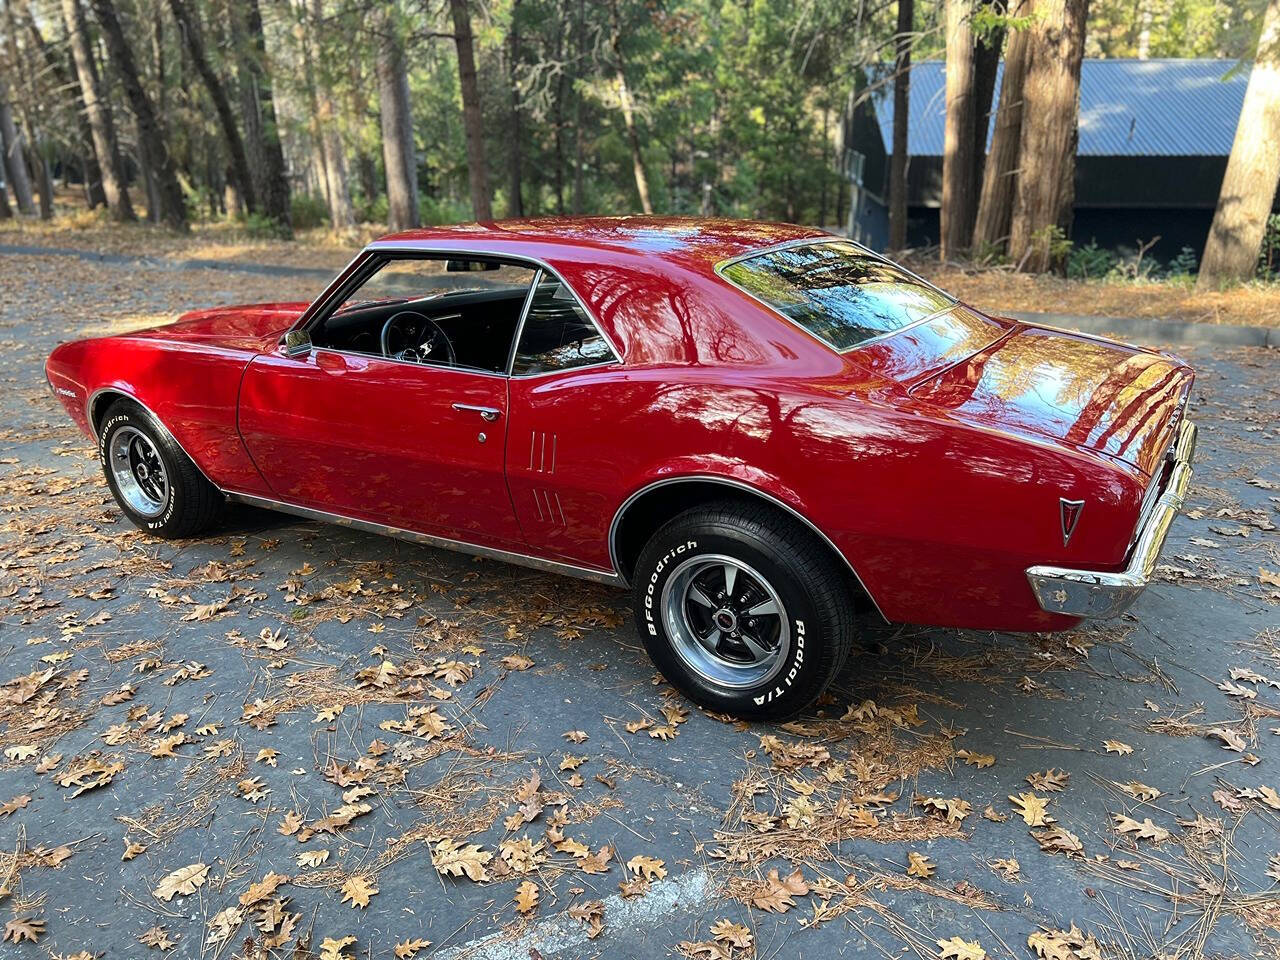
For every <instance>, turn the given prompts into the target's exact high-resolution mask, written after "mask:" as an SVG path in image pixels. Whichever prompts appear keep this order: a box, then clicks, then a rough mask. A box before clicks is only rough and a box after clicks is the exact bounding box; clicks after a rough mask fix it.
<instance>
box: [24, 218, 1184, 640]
mask: <svg viewBox="0 0 1280 960" xmlns="http://www.w3.org/2000/svg"><path fill="white" fill-rule="evenodd" d="M823 237H826V235H825V234H823V233H821V232H819V231H816V230H810V229H805V228H799V227H793V226H787V225H780V224H757V223H739V222H733V221H710V220H683V219H663V218H617V219H580V220H554V221H515V222H504V223H496V224H472V225H464V226H459V227H448V228H439V229H431V230H422V231H413V232H411V233H405V234H398V235H395V236H392V237H388V238H385V239H384V240H383V241H379V242H378V243H377V244H375V245H374V247H375V248H377V249H379V250H387V249H392V250H405V251H409V250H424V249H429V250H440V251H464V252H470V253H488V254H493V255H501V256H507V257H513V258H521V259H525V260H529V261H533V262H536V263H541V264H545V265H548V266H549V267H550V268H552V269H554V270H555V271H556V272H557V273H558V274H559V275H560V276H561V277H562V278H563V279H564V280H565V281H566V282H568V283H569V284H570V285H571V286H572V287H573V288H574V290H575V291H576V292H577V293H578V295H579V296H580V297H581V298H582V300H583V301H584V302H585V303H586V304H587V306H588V307H589V308H590V310H591V312H592V313H593V314H594V315H595V317H596V319H597V320H598V322H599V324H600V326H601V328H602V330H603V332H604V334H605V335H606V337H608V338H609V339H610V340H611V341H612V343H613V345H614V346H615V348H616V349H617V352H618V353H619V355H620V356H621V357H622V360H621V361H620V362H617V363H611V364H607V365H601V366H594V367H586V368H579V369H576V370H566V371H560V372H553V373H545V374H541V375H537V376H531V377H513V378H508V377H503V376H499V375H488V374H478V373H471V372H466V371H462V370H457V369H441V368H437V367H429V366H418V365H412V364H405V363H402V362H396V361H391V360H384V359H382V358H379V357H370V356H359V355H355V354H342V353H337V352H335V351H331V350H324V349H313V350H312V351H311V352H310V353H307V354H304V355H302V356H298V357H290V356H287V355H285V353H284V352H283V350H282V349H281V348H280V339H281V336H282V335H283V333H284V332H285V331H286V330H287V329H288V328H289V327H290V326H291V325H292V324H293V323H294V322H295V321H296V322H299V323H301V324H306V323H307V322H308V321H309V320H310V319H311V317H312V316H314V315H315V314H316V313H317V312H320V311H321V310H322V309H323V305H324V303H325V300H326V294H321V295H320V296H319V297H318V298H317V300H316V302H315V303H314V304H313V305H312V306H311V307H309V308H308V307H306V305H304V304H298V303H288V304H265V305H258V306H250V307H236V308H224V309H221V310H211V311H201V312H198V313H194V314H188V315H187V316H186V317H184V318H183V319H182V320H180V321H179V322H178V323H177V324H173V325H170V326H167V327H161V328H158V329H156V330H151V331H144V332H141V333H135V334H129V335H124V336H117V337H109V338H104V339H101V340H90V341H79V342H76V343H71V344H66V345H63V346H61V347H59V348H58V349H57V350H56V351H54V353H53V355H52V356H51V357H50V359H49V362H48V365H47V371H48V375H49V379H50V383H51V385H52V386H53V387H54V389H55V391H57V392H58V395H59V396H60V398H61V399H62V400H63V402H64V404H65V405H66V406H67V409H68V411H69V412H70V413H71V415H72V416H73V417H75V418H76V420H77V422H79V423H80V425H81V426H82V428H84V429H86V430H87V431H88V432H90V433H92V432H93V424H92V423H91V422H90V421H89V420H88V418H87V414H89V413H91V412H92V413H100V412H101V410H102V409H103V406H102V403H101V402H100V401H101V399H102V398H105V397H109V396H110V395H111V393H110V391H118V392H119V393H121V394H124V395H128V396H132V397H135V398H137V399H138V400H139V401H141V402H142V403H144V404H145V405H146V406H147V407H149V408H150V409H151V410H152V411H153V412H154V413H155V414H156V415H157V416H158V417H159V418H160V419H161V421H162V422H164V423H165V425H166V426H167V427H168V428H169V430H170V431H171V432H172V433H173V435H174V437H175V438H176V439H177V440H178V442H179V443H180V444H181V445H182V446H183V447H184V449H186V451H187V452H188V454H189V455H190V456H191V457H192V458H193V459H194V460H195V461H196V463H197V464H198V465H199V466H200V468H201V469H202V470H203V471H204V472H205V473H206V475H207V476H208V477H209V478H210V479H211V480H212V481H213V482H214V483H215V484H217V485H218V486H219V487H221V488H222V489H224V490H226V491H228V492H232V493H243V494H250V495H254V496H259V497H265V498H271V499H274V500H277V501H281V502H284V503H288V504H294V505H298V506H303V507H308V508H312V509H317V510H323V511H326V512H330V513H338V514H344V515H348V516H352V517H355V518H357V519H362V520H367V521H374V522H378V523H383V524H387V525H391V526H395V527H400V528H405V529H409V530H413V531H417V532H421V533H427V534H431V535H433V536H439V537H445V538H448V539H453V540H463V541H467V542H471V543H476V544H481V545H484V546H487V547H493V548H498V549H502V550H506V551H511V552H514V553H519V554H524V555H530V556H534V557H541V558H545V559H548V560H554V561H558V562H562V563H569V564H573V565H575V566H578V567H581V568H584V569H587V570H591V571H596V572H599V573H606V574H607V573H610V572H614V571H615V570H616V572H617V573H618V574H619V575H620V576H621V577H623V578H625V577H626V576H627V575H628V574H629V572H630V571H629V568H628V564H629V562H630V560H631V559H632V558H631V557H629V556H627V555H625V552H623V554H622V555H617V556H615V552H616V551H614V550H612V549H611V546H613V544H611V531H612V529H613V526H614V522H615V518H616V517H617V516H618V511H619V509H620V508H621V507H623V506H624V505H625V504H627V503H628V501H629V500H630V498H631V497H632V496H633V495H635V494H637V493H639V492H641V491H644V490H645V489H646V488H648V487H650V485H653V484H655V483H656V482H659V481H671V482H675V481H684V482H691V481H692V480H694V479H696V478H714V479H719V480H724V481H733V482H734V483H735V484H736V485H735V486H733V487H728V486H726V487H725V491H726V493H728V494H731V495H744V493H743V490H744V488H745V489H747V490H755V491H759V492H760V493H761V494H763V495H767V496H768V497H770V498H773V499H774V500H776V501H780V502H781V503H783V504H785V505H786V506H787V507H789V508H791V509H792V510H793V511H795V512H796V513H798V514H800V515H801V516H802V517H804V518H805V519H806V520H807V521H808V522H809V523H811V524H812V525H813V526H815V527H816V528H817V529H818V530H820V531H821V532H822V533H823V534H824V535H825V536H826V537H827V538H828V539H829V540H830V541H831V543H832V544H834V546H835V547H836V548H837V549H838V550H839V551H840V553H841V554H842V555H843V556H844V557H845V559H846V560H847V562H848V563H849V564H850V565H851V566H852V567H853V569H854V570H856V573H857V575H858V578H859V579H860V580H861V581H862V583H863V584H864V585H865V587H866V589H867V591H868V592H869V593H870V595H871V597H872V598H873V600H874V602H875V604H876V605H877V606H878V608H879V609H880V610H881V611H882V612H883V614H884V615H885V616H886V617H887V618H889V619H891V620H897V621H910V622H919V623H932V624H939V625H951V626H962V627H975V628H989V629H1015V630H1047V629H1061V628H1066V627H1069V626H1072V625H1073V624H1074V623H1075V622H1076V621H1075V620H1074V619H1072V618H1068V617H1063V616H1059V615H1054V614H1049V613H1046V612H1044V611H1043V610H1041V609H1040V607H1039V605H1038V604H1037V602H1036V600H1035V598H1034V596H1033V594H1032V592H1031V590H1030V587H1029V585H1028V582H1027V579H1026V575H1025V570H1026V568H1027V567H1028V566H1032V565H1035V564H1058V565H1064V566H1066V565H1070V566H1075V567H1081V568H1088V569H1096V570H1119V569H1121V568H1122V567H1123V566H1124V564H1125V561H1126V556H1127V552H1128V549H1129V546H1130V543H1131V540H1132V537H1133V534H1134V531H1135V527H1136V525H1137V522H1138V516H1139V510H1140V507H1141V504H1142V502H1143V496H1144V494H1145V493H1146V492H1147V490H1148V487H1149V485H1150V484H1152V483H1153V482H1155V480H1153V475H1155V477H1156V479H1158V468H1159V467H1160V465H1161V462H1162V461H1161V458H1162V456H1163V453H1164V451H1165V450H1166V449H1167V448H1168V446H1169V442H1170V439H1171V437H1172V434H1173V431H1174V427H1175V424H1174V419H1175V417H1176V416H1177V412H1178V410H1179V406H1180V404H1181V402H1182V400H1183V399H1184V398H1185V396H1186V394H1187V391H1188V390H1189V389H1190V384H1191V380H1192V372H1191V371H1190V369H1189V368H1188V367H1186V366H1185V365H1184V364H1182V363H1180V362H1179V361H1177V360H1175V359H1173V358H1171V357H1167V356H1165V355H1163V354H1159V353H1156V352H1153V351H1148V350H1142V349H1139V348H1136V347H1130V346H1125V345H1121V344H1116V343H1112V342H1110V341H1106V340H1100V339H1097V338H1093V337H1085V336H1080V335H1076V334H1070V333H1065V332H1061V331H1055V330H1050V329H1047V328H1042V327H1034V326H1028V325H1026V324H1022V323H1019V322H1017V321H1014V320H1008V319H1001V318H998V317H989V316H985V315H983V314H981V313H979V312H977V311H975V310H972V309H970V308H959V309H956V310H954V311H953V312H951V313H949V314H947V315H944V316H942V317H939V318H935V319H933V320H931V321H928V322H926V323H922V324H919V325H917V326H915V327H911V328H908V329H906V330H903V331H900V332H899V333H897V334H895V335H892V336H889V337H886V338H884V339H881V340H877V341H874V342H872V343H869V344H867V345H865V346H863V347H861V348H858V349H855V350H852V351H849V352H847V353H845V354H843V355H842V354H838V353H836V352H834V351H832V350H831V349H830V348H828V347H827V346H825V345H824V344H822V343H820V342H819V341H817V340H816V339H814V338H813V337H811V336H810V335H809V334H808V333H806V332H805V331H803V330H802V329H801V328H799V327H798V326H795V325H793V324H792V323H790V322H789V321H787V320H785V319H783V318H782V317H780V316H779V315H777V314H775V313H774V312H772V311H771V310H770V309H768V308H766V307H765V306H763V305H762V304H760V303H759V302H758V301H756V300H755V299H753V298H752V297H750V296H748V295H747V294H745V293H743V292H742V291H740V290H738V289H737V288H736V287H734V286H732V285H730V284H729V283H727V282H726V281H724V280H723V279H721V278H720V277H719V276H718V275H717V274H716V272H715V269H714V268H715V266H716V264H718V263H720V262H721V261H723V260H725V259H727V258H730V257H734V256H737V255H740V254H743V253H747V252H751V251H754V250H759V249H761V248H764V247H768V246H771V245H775V244H778V243H783V242H789V241H794V240H800V239H807V238H823ZM370 255H372V253H370V252H366V254H365V256H370ZM359 267H360V259H359V258H358V259H357V262H356V263H353V265H352V267H351V268H349V271H350V270H356V269H359ZM349 271H348V272H349ZM343 276H346V273H345V272H344V275H343ZM342 279H343V277H339V278H338V279H337V280H335V282H334V285H332V286H331V288H330V289H331V290H335V289H336V288H337V286H338V285H339V284H340V283H341V282H342ZM100 391H108V392H107V393H101V392H100ZM95 394H96V395H97V397H98V398H99V402H96V403H95V404H94V405H93V408H94V409H93V410H92V411H90V410H89V406H90V405H89V402H88V401H89V400H90V398H91V397H93V396H94V395H95ZM454 403H464V404H472V405H476V406H485V407H492V408H494V409H496V410H499V411H500V416H499V417H498V418H497V419H496V420H494V421H492V422H488V421H485V420H483V419H481V418H480V417H479V416H478V415H477V414H476V413H474V412H469V411H465V410H464V411H458V410H455V409H453V404H454ZM481 434H483V435H484V440H483V442H482V441H481V440H480V435H481ZM677 489H684V490H689V491H692V490H694V489H695V488H694V487H691V486H690V487H684V488H677ZM1060 499H1067V500H1084V501H1085V502H1086V506H1085V509H1084V511H1083V513H1082V515H1081V518H1080V520H1079V523H1078V526H1077V529H1076V530H1075V532H1074V534H1073V536H1072V537H1071V538H1070V541H1069V543H1067V544H1064V542H1063V540H1064V537H1063V532H1062V529H1061V523H1062V521H1061V513H1060V505H1059V501H1060Z"/></svg>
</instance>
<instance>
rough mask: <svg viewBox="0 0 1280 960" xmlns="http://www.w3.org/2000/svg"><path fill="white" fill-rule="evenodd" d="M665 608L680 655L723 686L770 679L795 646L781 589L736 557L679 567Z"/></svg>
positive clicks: (718, 557) (713, 557) (668, 589)
mask: <svg viewBox="0 0 1280 960" xmlns="http://www.w3.org/2000/svg"><path fill="white" fill-rule="evenodd" d="M662 611H663V617H664V619H665V622H666V628H667V634H668V636H669V637H670V638H671V641H672V645H673V646H674V647H675V651H676V653H677V654H679V656H680V657H681V659H682V660H684V662H685V663H686V664H688V666H689V669H691V670H693V671H694V672H695V673H697V674H699V675H700V676H702V677H705V678H706V679H707V680H709V681H710V682H711V683H714V684H718V685H720V686H724V687H731V688H732V687H752V686H755V685H757V684H762V683H767V682H768V681H769V680H772V679H773V677H774V676H775V675H776V674H777V673H778V671H779V670H781V669H782V666H783V664H784V663H785V662H786V654H787V652H788V651H789V650H790V648H791V630H790V626H789V624H788V622H787V612H786V607H785V606H784V605H783V603H782V599H781V598H780V597H779V596H778V592H777V591H776V590H775V589H774V588H773V585H772V584H770V583H769V581H768V580H767V579H765V578H764V576H762V575H761V574H760V573H758V572H757V571H756V570H754V569H753V568H752V567H750V566H749V565H747V564H746V563H744V562H743V561H741V560H737V559H734V558H733V557H729V556H724V555H721V554H711V555H709V556H702V557H694V558H692V559H689V560H686V561H684V562H683V563H682V564H680V565H679V566H677V567H676V568H675V569H674V570H673V571H672V572H671V575H670V577H668V578H667V581H666V584H665V585H664V586H663V588H662Z"/></svg>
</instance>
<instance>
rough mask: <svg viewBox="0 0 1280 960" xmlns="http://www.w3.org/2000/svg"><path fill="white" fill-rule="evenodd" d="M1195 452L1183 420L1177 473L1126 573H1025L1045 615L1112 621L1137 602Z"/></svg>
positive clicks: (1045, 569)
mask: <svg viewBox="0 0 1280 960" xmlns="http://www.w3.org/2000/svg"><path fill="white" fill-rule="evenodd" d="M1195 451H1196V425H1195V424H1194V423H1192V422H1191V421H1190V420H1183V422H1182V427H1181V428H1180V429H1179V431H1178V441H1177V443H1176V444H1175V445H1174V448H1173V470H1172V472H1171V473H1170V474H1169V480H1168V482H1167V483H1166V485H1165V488H1164V492H1163V493H1161V494H1160V499H1159V500H1158V501H1157V502H1156V505H1155V508H1154V509H1153V510H1152V511H1151V512H1150V514H1149V515H1148V517H1147V521H1146V526H1144V527H1143V529H1142V530H1141V531H1140V532H1139V534H1138V538H1137V540H1136V541H1135V542H1134V545H1133V550H1132V552H1131V553H1130V555H1129V565H1128V566H1127V567H1125V568H1124V570H1121V571H1119V572H1117V573H1105V572H1101V571H1097V570H1071V569H1068V568H1066V567H1049V566H1037V567H1029V568H1028V569H1027V580H1029V581H1030V582H1031V589H1032V591H1033V592H1034V593H1035V595H1036V600H1037V601H1038V602H1039V604H1040V607H1041V609H1043V610H1047V611H1048V612H1049V613H1060V614H1064V615H1066V616H1069V617H1114V616H1117V615H1119V614H1121V613H1124V611H1125V610H1127V609H1128V608H1129V605H1130V604H1132V603H1133V601H1134V600H1136V599H1138V594H1140V593H1142V591H1143V590H1145V589H1146V586H1147V583H1148V582H1150V580H1151V575H1152V574H1153V573H1154V572H1155V569H1156V562H1157V561H1158V560H1159V559H1160V550H1161V549H1162V548H1163V547H1164V541H1165V537H1167V536H1168V535H1169V527H1170V526H1172V525H1173V518H1174V517H1176V516H1177V515H1178V511H1179V510H1181V509H1182V503H1183V501H1184V500H1185V499H1186V495H1187V487H1188V486H1190V484H1191V460H1192V458H1193V457H1194V456H1195Z"/></svg>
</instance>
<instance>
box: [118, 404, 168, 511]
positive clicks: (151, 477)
mask: <svg viewBox="0 0 1280 960" xmlns="http://www.w3.org/2000/svg"><path fill="white" fill-rule="evenodd" d="M107 465H108V469H109V470H110V471H111V475H112V476H113V477H114V478H115V487H116V489H117V490H118V491H119V492H120V496H121V498H122V499H123V500H124V502H125V505H126V506H128V507H129V509H130V510H132V511H133V512H134V513H136V514H138V516H140V517H148V518H150V517H158V516H160V514H162V513H164V508H165V506H166V504H168V502H169V474H168V471H166V470H165V467H164V461H163V460H161V459H160V452H159V451H158V450H156V447H155V444H153V443H152V442H151V438H150V437H148V436H147V435H146V434H145V433H143V432H142V431H141V430H139V429H138V428H137V427H131V426H123V427H121V428H120V429H118V430H116V431H115V432H114V433H112V435H111V442H110V444H109V445H108V449H107Z"/></svg>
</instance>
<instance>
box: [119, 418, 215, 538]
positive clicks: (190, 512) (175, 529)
mask: <svg viewBox="0 0 1280 960" xmlns="http://www.w3.org/2000/svg"><path fill="white" fill-rule="evenodd" d="M98 457H99V459H100V460H101V461H102V472H103V473H104V474H105V475H106V478H107V486H109V487H110V488H111V493H112V494H113V495H114V496H115V498H116V502H117V503H118V504H120V509H121V510H123V511H124V514H125V516H127V517H128V518H129V519H130V520H131V521H133V523H134V524H135V525H136V526H138V527H141V528H142V529H143V530H146V531H147V532H148V533H151V534H154V535H155V536H157V537H166V538H177V537H189V536H192V535H193V534H196V533H198V532H200V531H201V530H203V529H204V528H206V527H208V526H209V525H210V524H212V523H213V521H214V520H216V519H217V517H218V513H219V512H220V511H221V509H222V504H223V497H222V494H221V493H220V492H219V491H218V489H217V488H216V487H215V486H214V485H213V484H211V483H210V482H209V481H208V480H207V479H205V476H204V474H202V473H201V472H200V470H199V469H198V468H197V467H196V465H195V464H194V463H192V462H191V459H190V458H189V457H188V456H187V455H186V454H185V453H183V451H182V448H181V447H180V446H178V443H177V441H176V440H174V439H173V437H172V436H170V434H169V431H168V430H166V429H165V428H164V426H163V425H162V424H161V423H160V422H159V421H158V420H156V418H155V417H153V416H152V415H151V414H150V413H149V412H147V410H146V409H144V408H143V407H142V406H141V405H139V404H137V403H134V402H133V401H131V400H117V401H116V402H115V403H113V404H112V405H111V406H110V407H109V408H108V409H107V412H106V413H105V414H104V415H103V418H102V423H101V424H100V425H99V427H98Z"/></svg>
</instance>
